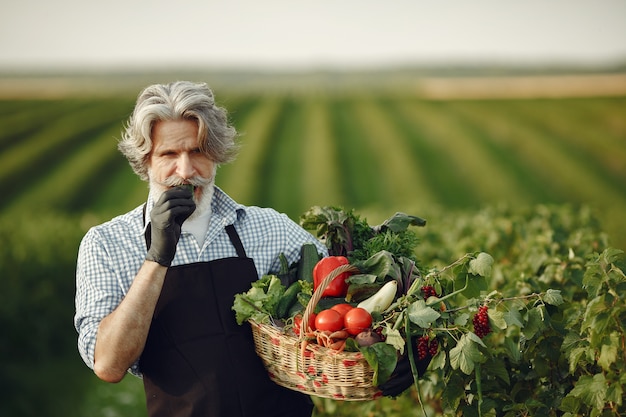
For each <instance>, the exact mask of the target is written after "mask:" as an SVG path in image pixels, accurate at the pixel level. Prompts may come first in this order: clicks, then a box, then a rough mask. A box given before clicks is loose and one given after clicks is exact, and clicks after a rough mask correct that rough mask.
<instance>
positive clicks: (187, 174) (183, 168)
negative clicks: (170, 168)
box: [176, 152, 195, 180]
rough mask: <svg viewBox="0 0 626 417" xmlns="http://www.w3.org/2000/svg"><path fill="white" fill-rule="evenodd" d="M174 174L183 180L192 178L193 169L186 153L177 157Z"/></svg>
mask: <svg viewBox="0 0 626 417" xmlns="http://www.w3.org/2000/svg"><path fill="white" fill-rule="evenodd" d="M176 174H177V175H178V176H179V177H181V178H183V179H185V180H186V179H189V178H191V177H193V176H194V174H195V169H194V167H193V164H192V163H191V158H190V157H189V154H188V153H186V152H183V153H181V154H180V155H179V157H178V160H177V161H176Z"/></svg>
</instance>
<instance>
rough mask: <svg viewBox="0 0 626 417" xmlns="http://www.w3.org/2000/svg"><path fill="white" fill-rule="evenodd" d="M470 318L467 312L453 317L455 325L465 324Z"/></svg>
mask: <svg viewBox="0 0 626 417" xmlns="http://www.w3.org/2000/svg"><path fill="white" fill-rule="evenodd" d="M469 319H470V315H469V314H467V313H461V314H458V315H457V316H455V317H454V325H455V326H465V325H466V324H467V323H468V322H469Z"/></svg>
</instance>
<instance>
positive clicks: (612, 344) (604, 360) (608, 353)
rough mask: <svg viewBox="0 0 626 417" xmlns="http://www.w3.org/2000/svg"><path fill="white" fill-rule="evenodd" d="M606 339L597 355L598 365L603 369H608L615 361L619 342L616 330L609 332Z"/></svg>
mask: <svg viewBox="0 0 626 417" xmlns="http://www.w3.org/2000/svg"><path fill="white" fill-rule="evenodd" d="M608 339H609V340H608V341H605V343H604V344H603V345H602V347H601V348H600V356H599V357H598V365H600V366H601V367H602V369H604V370H605V371H608V370H609V368H610V367H611V365H612V364H614V363H615V362H616V361H617V352H618V347H619V343H620V340H619V335H618V334H617V332H613V333H611V335H610V336H609V337H608ZM607 342H608V343H607Z"/></svg>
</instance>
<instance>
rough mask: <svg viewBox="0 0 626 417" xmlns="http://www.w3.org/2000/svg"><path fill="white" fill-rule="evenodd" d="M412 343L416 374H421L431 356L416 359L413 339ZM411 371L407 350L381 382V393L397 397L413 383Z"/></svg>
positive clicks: (424, 370)
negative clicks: (389, 374) (386, 377)
mask: <svg viewBox="0 0 626 417" xmlns="http://www.w3.org/2000/svg"><path fill="white" fill-rule="evenodd" d="M412 343H413V357H414V358H415V365H416V367H417V374H418V375H420V376H421V375H423V374H424V372H426V368H428V365H429V364H430V360H431V357H430V356H429V357H427V358H424V359H422V360H418V358H417V348H416V347H415V340H413V341H412ZM413 382H414V380H413V373H412V372H411V361H410V360H409V356H408V352H405V353H404V355H402V356H400V358H399V359H398V363H397V364H396V369H394V371H393V372H392V373H391V376H390V377H389V379H388V380H387V381H386V382H385V383H384V384H381V385H380V386H379V387H378V388H380V390H381V392H382V394H383V395H384V396H386V397H397V396H398V395H400V394H402V393H403V392H404V391H406V390H407V389H408V388H409V387H410V386H411V385H412V384H413Z"/></svg>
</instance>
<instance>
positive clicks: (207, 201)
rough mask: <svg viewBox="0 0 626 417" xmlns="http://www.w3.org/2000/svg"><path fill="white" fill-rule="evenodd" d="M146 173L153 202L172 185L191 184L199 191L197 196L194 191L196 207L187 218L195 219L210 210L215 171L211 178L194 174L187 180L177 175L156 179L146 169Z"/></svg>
mask: <svg viewBox="0 0 626 417" xmlns="http://www.w3.org/2000/svg"><path fill="white" fill-rule="evenodd" d="M148 175H149V178H150V194H151V195H152V199H153V201H155V202H156V201H158V199H159V198H160V197H161V194H163V193H164V192H165V191H166V190H168V189H170V188H172V187H176V186H179V185H185V184H191V185H193V186H194V189H197V188H199V189H200V191H201V193H200V195H199V196H196V194H195V191H194V195H193V201H194V203H196V209H195V210H194V211H193V213H191V215H190V216H189V217H188V218H187V220H193V219H196V218H198V217H200V216H202V215H203V214H205V213H206V212H207V211H209V210H211V201H212V200H213V194H214V192H215V171H214V172H213V175H212V176H211V178H203V177H200V176H195V177H191V178H189V179H187V180H185V179H183V178H181V177H179V176H177V175H172V176H169V177H167V178H165V179H164V180H163V181H156V180H155V179H154V178H153V177H152V175H151V172H150V171H148Z"/></svg>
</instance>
